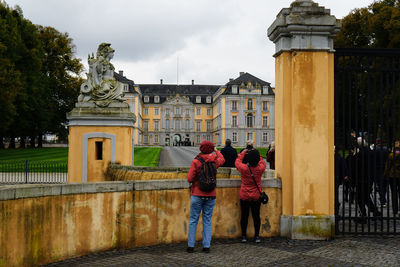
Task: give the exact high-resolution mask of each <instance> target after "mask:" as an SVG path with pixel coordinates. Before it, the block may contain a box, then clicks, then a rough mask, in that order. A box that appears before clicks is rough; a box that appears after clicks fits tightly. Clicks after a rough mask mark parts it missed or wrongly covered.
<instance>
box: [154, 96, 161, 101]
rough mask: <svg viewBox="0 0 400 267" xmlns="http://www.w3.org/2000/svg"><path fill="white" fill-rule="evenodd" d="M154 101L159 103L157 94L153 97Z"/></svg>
mask: <svg viewBox="0 0 400 267" xmlns="http://www.w3.org/2000/svg"><path fill="white" fill-rule="evenodd" d="M154 103H160V97H159V96H158V95H156V96H155V97H154Z"/></svg>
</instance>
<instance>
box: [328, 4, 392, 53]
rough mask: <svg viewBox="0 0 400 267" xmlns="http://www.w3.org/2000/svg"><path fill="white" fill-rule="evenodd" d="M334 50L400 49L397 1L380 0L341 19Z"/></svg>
mask: <svg viewBox="0 0 400 267" xmlns="http://www.w3.org/2000/svg"><path fill="white" fill-rule="evenodd" d="M335 48H400V1H399V0H382V1H378V2H374V3H372V4H370V5H369V6H368V7H364V8H357V9H354V10H353V11H351V12H350V14H349V15H347V16H346V17H344V18H343V19H342V27H341V30H340V32H339V33H338V34H337V36H336V38H335Z"/></svg>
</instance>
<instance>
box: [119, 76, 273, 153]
mask: <svg viewBox="0 0 400 267" xmlns="http://www.w3.org/2000/svg"><path fill="white" fill-rule="evenodd" d="M114 76H115V78H116V79H117V80H118V81H120V82H121V83H123V84H124V93H125V99H126V100H127V102H128V103H129V105H130V109H131V112H133V113H135V114H136V115H137V121H136V123H135V128H134V142H135V145H145V146H173V145H199V144H200V143H201V142H202V141H204V140H209V141H212V142H213V143H215V144H216V145H217V146H223V145H224V144H225V140H226V139H228V138H229V139H231V140H232V145H233V146H235V147H245V144H246V142H247V141H252V142H253V143H254V145H255V146H256V147H266V146H268V145H269V144H270V143H271V142H272V141H273V140H274V104H275V95H274V92H273V88H272V87H271V86H270V83H268V82H265V81H263V80H261V79H259V78H257V77H255V76H253V75H251V74H249V73H244V72H241V73H240V76H239V77H238V78H236V79H230V81H229V82H228V83H227V84H225V85H197V84H194V82H193V81H192V84H189V85H176V84H175V85H172V84H163V81H162V80H160V83H159V84H135V83H134V82H133V81H132V80H129V79H127V78H126V77H124V76H123V72H122V71H120V72H119V73H115V74H114Z"/></svg>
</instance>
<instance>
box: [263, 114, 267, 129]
mask: <svg viewBox="0 0 400 267" xmlns="http://www.w3.org/2000/svg"><path fill="white" fill-rule="evenodd" d="M262 127H263V128H267V127H268V116H263V121H262Z"/></svg>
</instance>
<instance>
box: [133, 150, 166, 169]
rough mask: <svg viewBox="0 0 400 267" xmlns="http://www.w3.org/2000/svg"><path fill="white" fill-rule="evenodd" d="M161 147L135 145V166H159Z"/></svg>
mask: <svg viewBox="0 0 400 267" xmlns="http://www.w3.org/2000/svg"><path fill="white" fill-rule="evenodd" d="M161 149H162V148H161V147H135V166H148V167H157V166H158V159H159V158H160V153H161Z"/></svg>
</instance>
